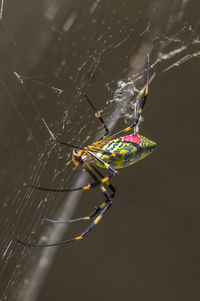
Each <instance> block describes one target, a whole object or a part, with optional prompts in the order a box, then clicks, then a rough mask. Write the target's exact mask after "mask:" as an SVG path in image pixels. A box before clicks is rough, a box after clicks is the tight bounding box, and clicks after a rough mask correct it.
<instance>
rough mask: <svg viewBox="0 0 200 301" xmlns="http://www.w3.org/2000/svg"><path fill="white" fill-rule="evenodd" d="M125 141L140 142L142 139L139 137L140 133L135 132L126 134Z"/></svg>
mask: <svg viewBox="0 0 200 301" xmlns="http://www.w3.org/2000/svg"><path fill="white" fill-rule="evenodd" d="M124 141H129V142H135V143H137V144H139V143H140V142H141V139H140V137H138V135H136V134H133V135H129V136H125V137H124Z"/></svg>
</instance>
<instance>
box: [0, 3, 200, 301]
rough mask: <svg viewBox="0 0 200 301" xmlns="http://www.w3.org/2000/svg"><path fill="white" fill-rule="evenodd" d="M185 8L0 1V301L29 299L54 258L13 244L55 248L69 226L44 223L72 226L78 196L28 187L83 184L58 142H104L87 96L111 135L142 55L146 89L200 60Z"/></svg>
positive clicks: (138, 80)
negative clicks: (157, 79) (62, 221)
mask: <svg viewBox="0 0 200 301" xmlns="http://www.w3.org/2000/svg"><path fill="white" fill-rule="evenodd" d="M166 2H167V3H166ZM190 2H192V1H186V0H185V1H184V0H182V1H181V0H180V1H178V0H177V1H176V0H174V1H134V3H132V1H128V0H125V1H114V0H105V1H100V0H97V1H67V2H66V1H62V0H60V1H59V0H57V1H56V0H55V1H54V0H48V1H47V0H43V1H27V0H26V1H24V0H20V1H17V3H13V2H12V1H5V0H4V1H3V0H2V1H1V10H0V38H1V50H0V53H1V71H0V83H1V85H0V87H1V88H0V93H1V110H0V111H1V156H0V157H1V171H0V173H1V182H0V186H1V187H0V188H1V212H0V216H1V233H0V235H1V252H0V258H1V260H0V297H1V299H0V300H5V299H9V300H35V298H36V297H37V294H38V291H39V287H40V286H41V285H42V280H43V279H44V278H45V275H46V273H47V271H48V269H49V267H50V265H51V263H52V260H53V257H54V255H55V252H56V248H47V249H45V250H40V251H38V250H37V251H36V250H35V249H34V248H24V247H22V246H21V245H18V244H17V243H16V239H17V238H18V237H20V238H21V239H22V240H25V241H31V242H33V241H39V242H46V241H48V242H53V241H59V240H61V239H62V237H63V235H64V234H65V235H67V234H68V233H66V230H67V226H66V225H56V226H52V225H49V224H47V223H45V222H43V217H49V218H57V219H68V218H70V217H71V216H72V215H73V213H74V210H75V208H76V206H77V204H78V199H79V197H80V194H81V193H80V192H76V193H74V194H70V195H63V194H56V195H55V194H53V193H44V192H38V191H35V190H33V189H31V188H29V187H28V186H27V185H28V184H29V183H31V184H34V185H37V184H38V185H39V184H40V185H42V186H46V187H53V188H67V187H78V186H80V185H82V184H84V183H85V182H86V181H87V179H86V175H84V174H82V173H81V171H80V170H75V169H74V167H73V164H72V162H71V149H68V148H65V147H61V146H59V145H56V144H55V143H54V139H55V138H59V139H60V140H62V141H65V142H71V143H74V144H77V145H86V144H88V143H90V142H92V141H94V139H98V137H100V136H101V134H102V128H101V126H100V125H99V123H98V121H97V119H96V118H95V116H94V114H93V112H92V111H91V110H90V108H88V107H87V105H86V103H85V102H84V99H83V97H82V94H83V92H84V93H86V94H87V95H88V96H89V97H90V98H91V99H92V101H93V103H94V104H95V106H96V107H97V108H98V109H99V110H100V111H101V112H102V114H103V118H104V119H105V120H106V123H107V124H108V126H109V128H110V129H111V130H112V129H113V128H114V126H116V128H123V127H125V126H126V124H128V123H130V122H132V120H133V118H134V108H135V104H136V100H139V99H140V98H141V95H142V93H143V91H144V88H145V84H146V56H147V54H150V73H151V76H150V82H151V81H152V80H154V79H155V77H157V76H159V75H161V74H162V73H163V72H167V71H168V70H170V69H172V68H176V67H177V66H179V65H180V64H182V63H184V62H186V61H188V60H190V59H195V58H198V57H199V55H200V46H199V45H200V44H199V43H200V40H199V35H198V29H199V28H198V24H196V23H195V22H194V23H191V22H188V21H187V18H186V17H185V14H186V12H187V9H188V6H189V5H190ZM194 21H195V20H194ZM117 122H118V124H117V125H116V123H117ZM125 123H126V124H125ZM90 205H92V203H91V204H90ZM69 235H70V234H69ZM70 237H71V236H70Z"/></svg>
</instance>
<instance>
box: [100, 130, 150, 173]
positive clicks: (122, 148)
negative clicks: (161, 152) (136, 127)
mask: <svg viewBox="0 0 200 301" xmlns="http://www.w3.org/2000/svg"><path fill="white" fill-rule="evenodd" d="M155 147H156V143H155V142H154V141H151V140H149V139H148V138H146V137H143V136H141V135H136V134H133V135H129V136H124V137H119V138H117V139H113V140H110V141H108V142H106V143H105V144H103V146H102V147H101V148H102V149H103V150H107V151H110V152H112V153H114V154H115V155H114V156H113V155H107V154H106V155H105V154H100V153H99V154H98V157H99V158H101V159H102V160H103V161H104V162H106V163H108V164H109V165H111V166H112V167H113V168H115V169H119V168H124V167H127V166H129V165H132V164H133V163H135V162H137V161H139V160H141V159H143V158H145V157H147V156H148V155H149V154H150V153H151V152H152V151H153V150H154V149H155ZM95 163H96V164H97V165H98V166H100V167H104V166H103V165H102V164H101V163H100V162H98V161H97V160H95Z"/></svg>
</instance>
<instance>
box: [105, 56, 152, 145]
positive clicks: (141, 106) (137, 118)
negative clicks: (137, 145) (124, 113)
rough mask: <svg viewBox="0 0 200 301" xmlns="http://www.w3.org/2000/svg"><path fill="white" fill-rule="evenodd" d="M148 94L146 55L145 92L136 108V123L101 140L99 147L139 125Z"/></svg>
mask: <svg viewBox="0 0 200 301" xmlns="http://www.w3.org/2000/svg"><path fill="white" fill-rule="evenodd" d="M148 93H149V55H147V83H146V89H145V92H144V96H143V99H142V101H141V103H140V105H139V106H138V108H137V112H136V121H135V122H134V123H133V124H131V125H130V126H129V127H127V128H125V129H123V130H121V131H119V132H117V133H115V134H113V135H112V136H110V137H108V138H106V137H105V138H103V139H102V140H101V141H100V143H99V146H100V145H101V144H103V143H105V142H107V141H109V140H111V139H113V138H114V137H115V136H117V135H119V134H123V133H126V132H128V131H131V130H132V129H133V128H135V127H137V125H138V123H139V120H140V116H141V114H142V111H143V108H144V106H145V104H146V101H147V96H148Z"/></svg>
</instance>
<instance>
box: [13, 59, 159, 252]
mask: <svg viewBox="0 0 200 301" xmlns="http://www.w3.org/2000/svg"><path fill="white" fill-rule="evenodd" d="M147 60H148V67H147V84H146V89H145V92H144V95H143V98H142V100H141V102H140V104H139V105H138V106H137V112H136V118H135V122H134V123H133V124H131V125H130V126H129V127H126V128H125V129H123V130H121V131H119V132H117V133H115V134H113V135H112V136H109V130H108V127H107V126H106V124H105V122H104V120H103V118H102V116H101V114H100V113H99V112H98V111H97V110H96V109H95V107H94V105H93V103H92V102H91V100H90V99H89V98H88V97H87V95H86V94H83V96H84V98H85V100H86V101H87V102H88V104H89V106H90V107H91V108H92V110H93V111H94V112H95V115H96V117H97V118H98V120H99V121H100V122H101V124H102V126H103V128H104V130H105V134H104V135H103V136H102V137H101V138H100V139H99V140H98V141H95V142H93V143H92V144H91V145H88V146H85V147H80V146H77V145H73V144H69V143H65V142H62V141H58V140H56V142H57V143H60V144H62V145H65V146H68V147H72V148H74V149H73V154H72V160H73V163H74V164H75V166H81V167H82V168H83V170H85V171H87V172H88V173H89V175H90V176H91V177H92V178H93V180H94V182H92V183H90V184H88V185H85V186H82V187H77V188H70V189H51V188H45V187H41V186H32V187H33V188H35V189H37V190H43V191H50V192H69V191H78V190H89V189H93V188H95V187H97V186H99V187H100V189H101V191H102V193H103V194H104V197H105V200H104V201H103V202H102V203H101V204H100V206H98V207H95V209H94V210H93V211H92V212H91V213H90V214H89V215H88V216H84V217H80V218H76V219H72V220H67V221H55V220H51V219H45V220H47V221H49V222H52V223H72V222H78V221H81V220H92V222H91V224H90V225H89V226H88V227H86V229H85V230H84V231H83V232H82V233H81V234H80V235H78V236H75V237H73V238H71V239H68V240H64V241H59V242H55V243H47V244H37V243H28V242H23V241H21V240H17V241H18V242H19V243H21V244H23V245H26V246H32V247H50V246H58V245H64V244H67V243H70V242H72V241H77V240H81V239H82V238H84V237H85V236H86V235H87V234H88V233H89V232H90V231H91V230H92V229H93V228H94V227H95V226H96V225H97V224H98V223H99V221H100V220H101V219H102V217H103V216H104V214H105V213H106V211H107V210H108V209H109V208H110V207H111V205H112V200H113V198H114V196H115V192H116V189H115V187H114V186H113V185H112V184H111V183H110V180H111V178H113V177H114V176H116V175H118V171H117V169H120V168H124V167H127V166H130V165H132V164H133V163H135V162H137V161H139V160H141V159H143V158H145V157H146V156H148V155H149V154H150V153H151V152H152V151H153V150H154V149H155V147H156V143H155V142H153V141H151V140H149V139H148V138H145V137H143V136H141V135H139V133H138V124H139V120H140V116H141V114H142V111H143V108H144V106H145V103H146V100H147V96H148V86H149V57H147ZM131 130H133V133H132V134H130V135H128V136H122V137H118V138H115V137H116V136H118V135H120V134H122V133H126V132H128V131H131ZM99 167H101V168H106V169H107V170H108V171H109V175H108V176H104V175H103V174H102V173H101V171H100V170H99Z"/></svg>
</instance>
